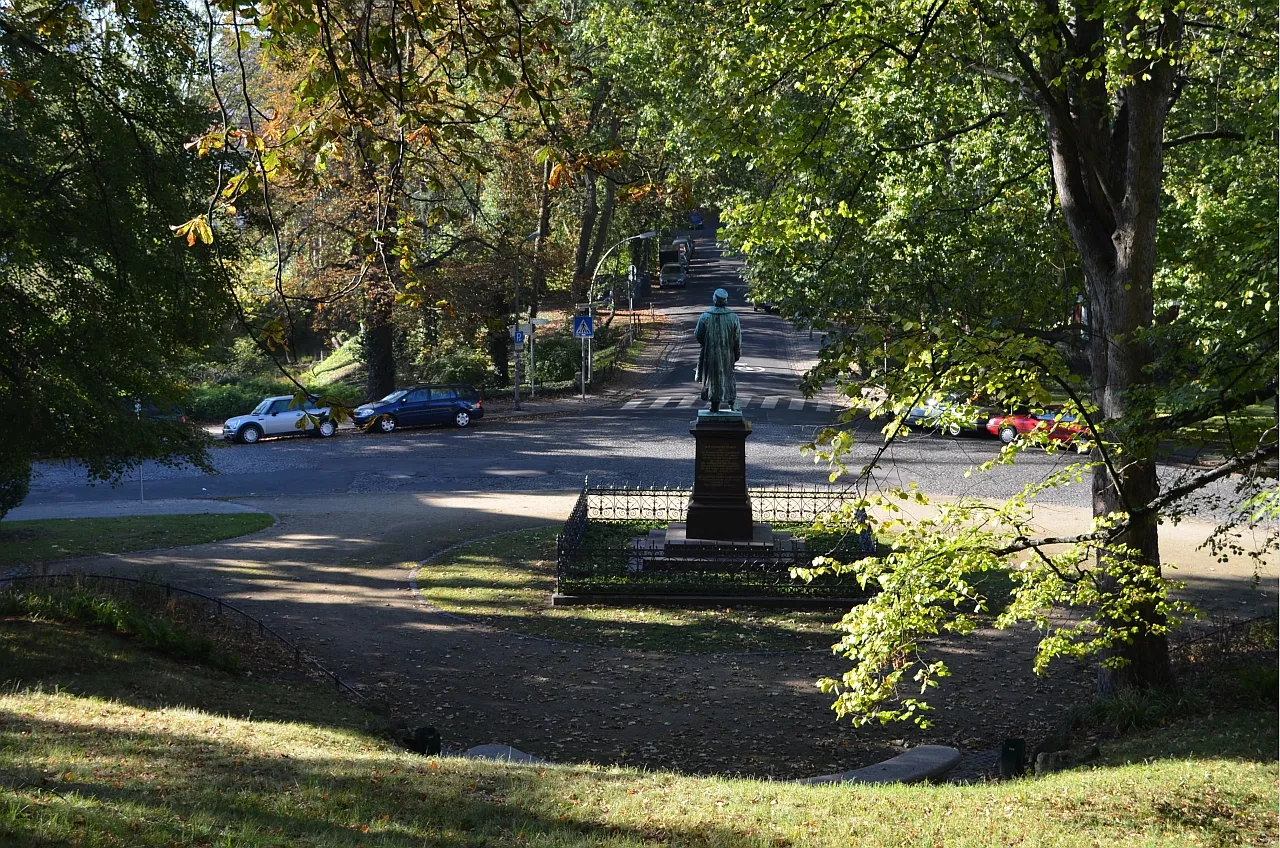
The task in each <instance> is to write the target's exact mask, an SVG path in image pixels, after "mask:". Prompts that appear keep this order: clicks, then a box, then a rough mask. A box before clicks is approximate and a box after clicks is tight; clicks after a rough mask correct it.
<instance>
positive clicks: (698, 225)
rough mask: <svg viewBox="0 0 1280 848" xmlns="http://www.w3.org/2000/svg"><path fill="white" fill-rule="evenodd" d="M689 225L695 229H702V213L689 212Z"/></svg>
mask: <svg viewBox="0 0 1280 848" xmlns="http://www.w3.org/2000/svg"><path fill="white" fill-rule="evenodd" d="M689 225H690V226H692V227H693V228H694V229H695V230H700V229H702V215H701V214H699V213H697V212H690V213H689Z"/></svg>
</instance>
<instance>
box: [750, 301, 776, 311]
mask: <svg viewBox="0 0 1280 848" xmlns="http://www.w3.org/2000/svg"><path fill="white" fill-rule="evenodd" d="M751 311H752V312H777V311H778V306H777V304H775V303H774V302H773V301H771V300H752V301H751Z"/></svg>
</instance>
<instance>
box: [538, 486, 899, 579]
mask: <svg viewBox="0 0 1280 848" xmlns="http://www.w3.org/2000/svg"><path fill="white" fill-rule="evenodd" d="M690 494H691V492H690V490H688V489H670V488H648V487H615V486H590V485H584V486H583V490H582V493H581V494H580V495H579V496H578V500H577V502H576V503H575V504H574V506H573V509H572V511H571V512H570V514H569V518H568V520H567V521H565V524H564V528H563V530H562V531H561V533H560V535H559V536H558V538H557V540H556V583H557V592H558V593H559V594H560V595H562V596H578V595H590V596H601V597H607V596H640V595H700V596H722V595H723V596H744V595H752V596H764V597H774V598H778V597H782V598H786V597H797V598H799V597H813V598H833V597H838V598H856V597H861V596H864V595H865V594H866V592H865V591H864V590H863V589H862V588H861V587H860V586H859V585H858V584H857V581H856V580H855V579H854V578H852V577H851V576H848V575H837V574H826V575H821V576H819V577H817V578H815V579H814V580H811V581H808V582H806V581H804V580H802V579H799V578H795V577H792V576H791V571H792V569H793V568H797V567H805V566H809V565H811V564H812V561H813V558H814V557H816V556H826V557H830V558H832V559H835V560H838V561H841V562H848V561H851V560H855V559H858V558H861V557H864V556H867V555H868V554H871V553H874V552H875V549H876V544H875V540H874V538H873V537H872V535H871V533H870V531H869V530H868V529H867V528H866V527H862V528H860V529H859V528H858V527H857V523H858V522H859V521H860V520H863V519H865V516H863V515H860V514H859V513H857V512H856V511H855V510H854V509H853V507H852V503H853V502H854V501H855V500H856V497H857V496H856V494H855V493H854V492H853V490H851V489H843V488H836V487H814V488H803V489H800V488H787V487H775V488H759V489H751V490H750V491H749V492H748V494H749V495H750V497H751V503H752V512H753V516H754V518H755V520H756V521H757V522H758V523H765V524H770V525H772V528H773V531H774V536H773V537H772V538H771V539H768V540H756V541H752V542H719V541H705V540H697V539H695V540H689V539H684V538H682V537H680V536H679V534H678V533H676V534H673V535H670V536H669V535H668V532H667V530H668V525H670V524H673V523H676V522H682V521H684V519H685V515H686V514H687V512H688V506H689V497H690ZM833 515H838V516H841V517H842V518H843V519H844V520H843V521H839V522H831V526H832V527H834V528H835V529H825V530H822V531H816V530H814V529H813V524H814V522H815V521H816V520H817V519H820V518H830V517H832V516H833Z"/></svg>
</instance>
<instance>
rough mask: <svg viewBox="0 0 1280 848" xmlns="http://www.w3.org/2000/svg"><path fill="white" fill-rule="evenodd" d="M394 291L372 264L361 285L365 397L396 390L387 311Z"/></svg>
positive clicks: (390, 307)
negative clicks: (362, 287) (362, 292)
mask: <svg viewBox="0 0 1280 848" xmlns="http://www.w3.org/2000/svg"><path fill="white" fill-rule="evenodd" d="M394 305H395V291H394V290H393V289H392V287H391V281H390V280H388V279H387V276H386V274H384V273H383V271H382V268H381V267H378V266H377V265H374V266H373V267H371V268H370V269H369V271H368V273H367V274H366V275H365V284H364V357H365V366H366V367H367V369H368V372H367V374H366V376H365V395H366V399H367V400H377V399H378V398H383V397H386V396H387V395H389V394H391V393H392V392H393V391H395V389H396V358H395V353H394V351H393V350H392V339H393V337H394V328H393V327H392V324H391V312H392V308H393V307H394Z"/></svg>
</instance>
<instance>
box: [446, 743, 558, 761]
mask: <svg viewBox="0 0 1280 848" xmlns="http://www.w3.org/2000/svg"><path fill="white" fill-rule="evenodd" d="M462 756H464V757H469V758H470V759H473V760H502V761H503V762H507V763H525V764H528V765H546V763H547V761H546V760H544V759H542V758H541V757H535V756H534V755H533V754H526V753H525V752H524V751H520V750H517V749H516V748H512V747H511V746H510V745H477V746H475V747H474V748H468V749H467V752H466V753H465V754H463V755H462Z"/></svg>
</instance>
